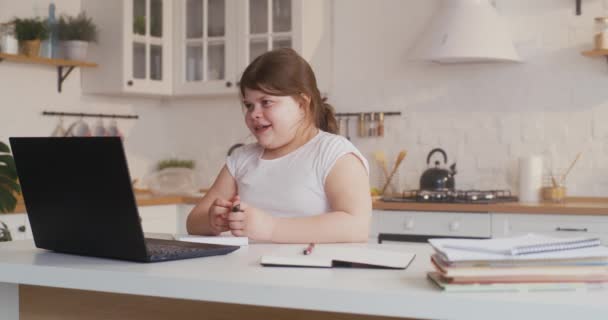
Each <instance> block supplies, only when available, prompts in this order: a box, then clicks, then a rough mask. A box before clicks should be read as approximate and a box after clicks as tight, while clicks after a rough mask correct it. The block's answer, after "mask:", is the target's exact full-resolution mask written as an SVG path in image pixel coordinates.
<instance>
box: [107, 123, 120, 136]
mask: <svg viewBox="0 0 608 320" xmlns="http://www.w3.org/2000/svg"><path fill="white" fill-rule="evenodd" d="M106 135H107V136H108V137H122V133H121V132H120V130H119V129H118V123H117V122H116V119H112V121H110V126H109V127H108V128H107V129H106Z"/></svg>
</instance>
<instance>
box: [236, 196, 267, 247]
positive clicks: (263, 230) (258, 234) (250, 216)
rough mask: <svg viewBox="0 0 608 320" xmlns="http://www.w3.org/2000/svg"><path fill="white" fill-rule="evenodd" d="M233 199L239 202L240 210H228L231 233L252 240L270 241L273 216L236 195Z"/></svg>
mask: <svg viewBox="0 0 608 320" xmlns="http://www.w3.org/2000/svg"><path fill="white" fill-rule="evenodd" d="M233 201H234V203H235V204H239V206H240V209H241V211H236V212H230V214H229V215H228V222H229V228H230V231H231V232H232V234H233V235H234V236H237V237H249V238H250V239H252V240H261V241H271V240H272V232H273V231H274V225H275V218H274V217H273V216H271V215H269V214H268V213H266V212H264V211H262V210H260V209H258V208H255V207H250V206H248V205H247V204H246V203H243V202H240V199H239V198H238V196H237V197H235V198H234V199H233Z"/></svg>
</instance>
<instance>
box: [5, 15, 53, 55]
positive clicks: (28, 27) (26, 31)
mask: <svg viewBox="0 0 608 320" xmlns="http://www.w3.org/2000/svg"><path fill="white" fill-rule="evenodd" d="M13 23H14V25H15V35H16V36H17V40H19V53H21V54H23V55H26V56H28V57H37V56H38V55H39V53H40V41H41V40H44V39H46V38H47V37H48V35H49V32H48V28H47V25H46V23H44V21H42V20H41V19H40V18H26V19H20V18H15V19H14V20H13Z"/></svg>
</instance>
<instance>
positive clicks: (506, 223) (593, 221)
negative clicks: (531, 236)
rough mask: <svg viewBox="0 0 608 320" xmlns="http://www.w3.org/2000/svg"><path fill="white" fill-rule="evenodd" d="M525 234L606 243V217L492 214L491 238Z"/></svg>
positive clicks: (607, 231)
mask: <svg viewBox="0 0 608 320" xmlns="http://www.w3.org/2000/svg"><path fill="white" fill-rule="evenodd" d="M527 233H542V234H546V235H553V236H585V237H588V236H591V237H599V238H600V239H601V240H602V242H603V243H604V244H606V243H608V216H584V215H571V216H568V215H550V214H509V213H493V214H492V237H496V238H498V237H506V236H514V235H522V234H527Z"/></svg>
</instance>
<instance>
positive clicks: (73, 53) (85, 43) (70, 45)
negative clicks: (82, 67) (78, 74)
mask: <svg viewBox="0 0 608 320" xmlns="http://www.w3.org/2000/svg"><path fill="white" fill-rule="evenodd" d="M57 34H58V36H59V40H61V41H62V43H63V54H64V57H65V58H66V59H70V60H86V58H87V50H88V47H89V42H97V26H96V25H95V24H94V23H93V19H91V18H90V17H88V16H87V15H86V13H84V12H81V13H79V14H78V16H76V17H72V16H66V15H63V16H61V18H59V22H58V23H57Z"/></svg>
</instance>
